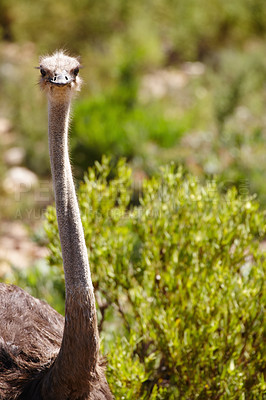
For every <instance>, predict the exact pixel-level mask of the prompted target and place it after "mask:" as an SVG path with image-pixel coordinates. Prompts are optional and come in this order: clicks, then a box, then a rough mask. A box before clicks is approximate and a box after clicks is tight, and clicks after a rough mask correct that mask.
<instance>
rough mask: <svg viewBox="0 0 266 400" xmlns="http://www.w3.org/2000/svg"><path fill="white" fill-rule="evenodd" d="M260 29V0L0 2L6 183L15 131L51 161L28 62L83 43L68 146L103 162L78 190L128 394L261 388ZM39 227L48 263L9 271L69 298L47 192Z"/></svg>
mask: <svg viewBox="0 0 266 400" xmlns="http://www.w3.org/2000/svg"><path fill="white" fill-rule="evenodd" d="M47 26H49V29H47ZM70 27H71V29H70ZM265 39H266V2H265V1H264V0H234V1H233V2H232V1H231V0H230V1H229V0H213V1H212V2H210V1H207V0H202V1H201V2H197V1H195V0H191V1H187V0H178V1H177V0H174V1H172V0H171V1H170V0H157V1H145V2H143V1H140V0H135V1H134V2H125V1H122V0H112V1H107V0H102V1H101V2H95V1H92V0H82V1H68V0H64V1H63V0H58V1H57V2H56V3H55V2H54V1H51V0H40V1H39V2H35V3H33V2H28V1H19V0H8V1H7V0H2V1H1V2H0V85H1V94H0V155H1V157H0V177H1V180H0V181H1V182H2V181H3V180H4V177H5V176H6V171H7V169H8V168H9V167H10V166H8V165H5V161H4V160H5V151H6V150H7V149H8V148H10V147H12V146H19V147H23V148H24V149H25V159H24V161H23V165H24V166H26V167H27V168H29V169H31V170H32V171H34V172H36V173H37V174H38V175H39V176H40V177H42V178H44V179H47V177H49V176H50V169H49V157H48V146H47V133H46V131H47V121H46V111H45V110H46V101H45V99H44V98H43V97H44V96H42V94H40V93H39V88H38V87H37V85H35V82H37V79H38V78H37V75H38V73H37V71H35V72H34V70H33V69H32V67H33V64H34V63H35V65H38V56H39V54H43V53H49V52H51V51H53V50H54V49H56V48H67V49H68V50H69V51H70V53H71V54H74V55H75V54H81V55H82V64H83V66H84V68H83V69H82V70H81V75H82V78H83V80H84V85H83V89H82V91H81V94H80V95H79V96H78V98H77V99H76V100H75V106H74V110H73V119H72V124H71V125H72V128H71V137H70V145H71V149H72V160H73V166H74V168H75V169H76V170H75V176H77V177H78V178H80V179H81V178H82V177H83V171H87V168H88V166H92V165H94V163H95V161H96V164H95V165H96V166H95V167H94V168H90V169H89V170H88V172H87V173H86V174H85V178H84V181H83V182H82V183H81V184H80V187H79V192H78V196H79V202H80V208H81V213H82V221H83V226H84V230H85V236H86V242H87V246H88V252H89V257H90V262H91V265H92V270H93V281H94V284H95V292H96V296H97V303H98V305H99V308H98V313H99V322H100V331H101V337H102V345H103V349H104V352H105V353H106V354H107V356H108V375H109V378H108V380H109V382H110V384H111V386H112V390H113V393H114V395H115V396H116V398H118V399H130V400H131V399H142V400H145V399H170V400H177V399H178V400H179V399H180V400H182V399H184V400H188V399H203V400H205V399H212V400H213V399H223V400H226V399H233V400H234V399H235V400H238V399H241V400H244V399H245V400H247V399H256V400H260V399H261V400H262V398H263V392H264V391H265V390H266V388H265V381H264V378H263V347H262V346H263V338H262V336H263V304H265V299H264V298H263V293H265V290H264V292H263V289H265V288H263V274H264V273H265V253H263V250H262V247H263V243H265V236H266V232H265V230H266V228H265V226H266V224H265V214H264V213H263V211H262V210H263V209H265V204H266V185H265V171H266V157H265V154H266V119H265V117H264V114H265V79H266V72H265V71H266V55H265ZM2 116H4V117H7V118H8V119H9V120H10V121H11V126H12V129H11V131H9V132H8V134H7V139H5V141H4V140H2V136H1V135H2V133H1V117H2ZM12 138H13V139H12ZM104 154H107V155H108V156H109V158H110V159H111V161H110V163H109V161H107V159H106V158H103V162H102V163H101V164H100V163H99V162H100V160H101V159H102V156H103V155H104ZM121 157H125V158H126V159H127V162H128V163H129V164H127V163H125V161H121ZM116 164H117V167H114V165H116ZM129 165H130V167H129ZM162 165H164V167H162V168H161V166H162ZM111 166H112V167H111ZM181 166H183V167H181ZM130 168H132V171H131V169H130ZM143 177H145V178H146V180H145V182H144V183H143V184H142V179H143ZM250 193H251V194H254V193H257V196H258V202H257V200H255V197H254V196H253V195H252V196H251V197H250ZM29 196H30V194H28V197H29ZM28 197H27V202H26V204H24V206H23V204H22V205H21V204H20V206H21V210H22V213H20V214H19V215H21V216H22V217H23V210H24V209H26V210H29V209H31V207H33V206H32V205H31V204H30V205H29V203H28V201H29V198H28ZM36 197H38V196H36ZM3 199H4V200H3ZM10 200H12V199H8V198H7V193H5V191H4V188H3V187H2V185H1V184H0V207H1V213H2V214H1V218H4V217H6V218H7V217H10V218H14V216H13V214H14V213H13V211H14V209H13V208H12V207H10V204H12V201H10ZM21 202H23V199H22V200H21V201H20V203H21ZM32 202H33V201H32ZM13 203H14V201H13ZM43 206H44V203H41V204H40V203H38V207H39V208H42V207H43ZM14 207H17V203H16V204H15V206H14ZM23 207H24V208H23ZM16 215H17V213H16ZM33 222H36V221H33ZM46 232H47V236H48V239H49V247H50V256H49V260H48V263H47V262H46V261H42V262H41V263H39V264H38V266H36V267H32V268H30V269H28V270H23V271H21V270H18V271H15V270H14V272H13V275H10V274H9V275H7V277H8V278H6V280H8V281H12V282H14V283H16V284H18V285H20V286H22V287H25V288H26V289H27V290H28V291H30V292H31V293H32V294H33V295H34V296H37V297H40V298H44V299H46V300H47V301H48V302H49V303H50V304H51V305H52V306H53V307H54V308H56V309H57V310H58V311H59V312H61V313H63V312H64V281H63V273H62V261H61V255H60V242H59V239H58V233H57V224H56V216H55V210H54V208H53V207H50V208H49V209H48V211H47V217H46ZM39 239H40V240H41V241H43V237H42V235H41V237H40V238H39ZM39 239H38V240H39ZM0 263H1V260H0ZM0 269H1V265H0Z"/></svg>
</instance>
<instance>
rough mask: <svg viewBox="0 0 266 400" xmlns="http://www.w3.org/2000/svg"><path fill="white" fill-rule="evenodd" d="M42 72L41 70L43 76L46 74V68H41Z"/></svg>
mask: <svg viewBox="0 0 266 400" xmlns="http://www.w3.org/2000/svg"><path fill="white" fill-rule="evenodd" d="M40 72H41V74H42V76H45V75H46V72H45V70H44V69H42V68H41V69H40Z"/></svg>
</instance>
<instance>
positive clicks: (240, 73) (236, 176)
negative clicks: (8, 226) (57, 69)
mask: <svg viewBox="0 0 266 400" xmlns="http://www.w3.org/2000/svg"><path fill="white" fill-rule="evenodd" d="M265 33H266V4H265V1H264V0H235V1H234V2H232V1H231V0H230V1H229V0H213V1H212V2H209V1H207V0H202V1H201V2H198V1H195V0H190V1H186V0H156V1H145V2H143V1H140V0H135V1H134V2H133V1H127V2H126V1H122V0H112V1H105V0H101V1H92V0H80V1H60V0H59V1H57V2H56V3H55V2H54V1H51V0H41V1H38V2H32V1H25V0H23V1H18V0H8V1H7V0H1V2H0V39H1V43H0V85H1V97H0V117H3V118H6V119H8V121H10V124H9V125H8V127H9V129H10V130H11V131H12V133H13V134H14V137H13V141H12V140H11V139H10V140H9V141H8V140H6V141H3V140H2V141H1V140H0V146H1V147H0V151H1V161H0V162H1V164H2V165H1V167H0V171H1V174H2V176H3V175H4V173H5V170H6V168H7V166H6V165H5V162H4V161H3V159H5V157H3V154H4V152H5V151H6V150H7V149H10V147H20V148H23V152H22V153H23V157H21V158H23V160H22V165H23V166H25V167H26V168H28V169H30V170H31V171H33V172H34V173H36V174H37V175H38V176H39V177H40V176H41V177H47V176H49V160H48V149H47V133H46V132H47V122H46V119H47V116H46V99H44V98H43V97H44V96H43V95H42V94H41V93H39V88H38V86H37V85H36V83H37V81H38V71H35V70H34V69H33V67H34V66H37V65H38V57H39V55H41V54H46V53H51V52H53V51H54V50H55V49H58V48H63V49H67V50H68V51H69V53H70V54H73V55H81V59H82V64H83V66H84V68H83V70H82V72H81V75H82V77H83V79H84V85H83V89H82V92H81V95H80V96H79V97H78V99H77V100H76V102H75V106H74V113H73V121H72V129H71V148H72V160H73V165H74V166H75V174H76V176H77V177H78V178H81V177H82V175H83V171H84V170H86V169H87V167H88V165H92V164H93V162H94V160H96V159H97V160H99V159H100V158H101V156H102V154H106V153H107V154H110V155H111V156H113V157H114V158H118V157H120V156H126V157H127V158H128V160H129V161H130V164H131V165H132V167H133V170H134V171H135V172H136V179H137V178H139V177H141V176H142V175H151V174H152V173H153V172H154V171H155V170H156V169H157V167H158V165H160V164H162V163H165V162H167V161H169V160H173V161H174V162H175V163H177V164H184V165H185V166H186V168H188V169H189V170H191V171H192V172H193V173H196V174H199V175H202V176H204V175H206V174H207V175H208V176H210V174H211V175H213V174H214V175H219V177H220V179H221V180H222V181H223V182H224V184H225V185H226V186H228V185H231V184H232V182H234V183H236V184H238V185H241V184H242V185H243V184H244V185H245V186H246V187H247V189H248V190H251V192H256V193H258V195H259V198H260V201H261V204H263V205H265V202H266V187H265V185H264V184H263V183H264V179H263V178H264V173H265V169H266V157H265V153H266V151H265V150H266V149H265V146H266V145H265V135H266V134H265V124H266V121H265V113H264V105H265V95H266V92H265V76H266V52H265ZM6 142H7V144H6ZM7 158H8V157H7ZM11 162H12V161H11ZM7 208H8V207H7ZM6 212H8V210H6Z"/></svg>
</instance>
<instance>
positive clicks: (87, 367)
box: [44, 99, 99, 399]
mask: <svg viewBox="0 0 266 400" xmlns="http://www.w3.org/2000/svg"><path fill="white" fill-rule="evenodd" d="M69 112H70V99H68V100H67V101H65V102H62V101H56V100H54V101H53V100H51V99H49V102H48V116H49V152H50V161H51V170H52V178H53V185H54V192H55V203H56V213H57V220H58V228H59V236H60V241H61V248H62V256H63V265H64V272H65V285H66V310H65V328H64V335H63V340H62V345H61V349H60V352H59V355H58V357H57V359H56V361H55V363H54V366H53V367H52V368H51V370H50V372H49V374H48V376H47V378H46V379H45V385H44V391H46V389H47V393H45V395H46V396H48V397H45V398H47V399H50V398H51V399H52V398H60V397H59V392H58V393H57V392H56V390H59V391H62V384H63V383H65V385H66V386H67V387H72V388H75V387H76V389H73V390H74V391H75V390H76V391H78V390H80V391H81V392H82V391H83V390H85V389H86V385H88V384H89V382H90V381H91V380H92V379H93V376H95V369H96V367H97V361H98V356H99V339H98V328H97V317H96V309H95V298H94V293H93V286H92V281H91V275H90V268H89V262H88V256H87V249H86V244H85V239H84V233H83V228H82V224H81V219H80V213H79V208H78V202H77V198H76V193H75V187H74V182H73V178H72V173H71V166H70V161H69V154H68V122H69V121H68V120H69ZM59 382H60V384H58V383H59ZM82 386H83V387H84V389H83V388H82ZM52 388H53V389H52ZM57 396H58V397H57Z"/></svg>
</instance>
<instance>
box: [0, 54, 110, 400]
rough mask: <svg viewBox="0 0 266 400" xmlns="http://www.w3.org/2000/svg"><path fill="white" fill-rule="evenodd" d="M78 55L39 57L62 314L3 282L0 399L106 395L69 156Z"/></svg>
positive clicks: (61, 399)
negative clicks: (60, 267)
mask: <svg viewBox="0 0 266 400" xmlns="http://www.w3.org/2000/svg"><path fill="white" fill-rule="evenodd" d="M79 67H80V65H79V61H78V60H77V59H76V58H72V57H69V56H67V55H66V54H65V53H64V52H63V51H57V52H55V53H54V54H53V55H52V56H47V57H42V58H41V59H40V67H39V69H40V73H41V76H40V87H41V89H42V90H43V91H44V92H45V93H46V95H47V97H48V137H49V154H50V162H51V171H52V179H53V187H54V192H55V203H56V213H57V220H58V228H59V236H60V241H61V248H62V256H63V266H64V273H65V289H66V301H65V319H64V318H63V317H62V316H61V315H60V314H58V313H57V312H56V311H55V310H54V309H53V308H52V307H50V306H49V305H48V304H46V303H45V302H43V301H41V300H38V299H35V298H34V297H32V296H30V295H29V294H28V293H26V292H24V291H23V290H22V289H20V288H19V287H16V286H9V285H5V284H0V399H1V400H11V399H32V400H34V399H39V400H76V399H77V400H78V399H79V400H85V399H93V400H103V399H105V400H111V399H113V396H112V394H111V392H110V389H109V387H108V384H107V381H106V378H105V374H104V361H103V359H102V357H101V356H100V354H99V335H98V327H97V316H96V308H95V297H94V292H93V285H92V280H91V275H90V268H89V262H88V256H87V249H86V245H85V239H84V233H83V229H82V225H81V219H80V214H79V208H78V202H77V198H76V194H75V187H74V183H73V178H72V174H71V166H70V161H69V155H68V121H69V112H70V105H71V99H72V97H73V95H74V93H75V92H76V91H78V90H79V89H80V85H81V79H80V78H79V76H78V73H79Z"/></svg>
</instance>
